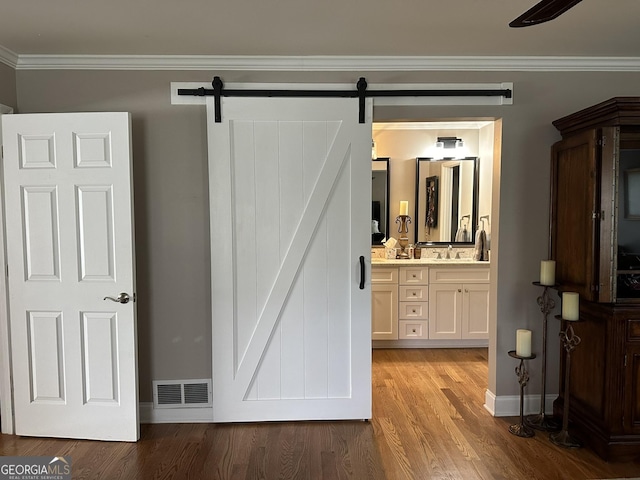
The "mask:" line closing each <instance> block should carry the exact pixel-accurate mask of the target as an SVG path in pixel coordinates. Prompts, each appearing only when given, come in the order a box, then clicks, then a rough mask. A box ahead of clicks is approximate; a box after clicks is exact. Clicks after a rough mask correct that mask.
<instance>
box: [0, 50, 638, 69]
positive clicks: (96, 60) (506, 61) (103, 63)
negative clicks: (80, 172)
mask: <svg viewBox="0 0 640 480" xmlns="http://www.w3.org/2000/svg"><path fill="white" fill-rule="evenodd" d="M0 61H2V62H3V63H6V64H7V65H9V66H11V67H13V68H15V69H16V70H183V71H184V70H235V71H350V72H352V71H375V72H384V71H393V72H398V71H403V72H414V71H532V72H533V71H540V72H549V71H557V72H572V71H576V72H585V71H593V72H599V71H600V72H639V71H640V57H552V56H539V57H514V56H510V57H503V56H493V57H491V56H457V57H444V56H442V57H438V56H429V57H421V56H395V57H391V56H382V57H380V56H224V55H32V54H27V55H19V54H16V53H14V52H12V51H10V50H8V49H6V48H4V47H1V46H0Z"/></svg>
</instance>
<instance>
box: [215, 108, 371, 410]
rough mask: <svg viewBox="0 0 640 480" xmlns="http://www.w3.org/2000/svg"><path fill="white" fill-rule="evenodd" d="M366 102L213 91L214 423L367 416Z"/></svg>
mask: <svg viewBox="0 0 640 480" xmlns="http://www.w3.org/2000/svg"><path fill="white" fill-rule="evenodd" d="M371 112H372V108H371V103H370V101H368V102H367V112H366V123H364V124H359V123H358V100H357V99H326V98H325V99H290V98H287V99H282V98H263V99H255V98H223V99H222V123H214V120H213V118H214V117H213V101H212V100H210V99H208V103H207V117H208V132H209V185H210V187H209V188H210V202H211V243H212V249H211V263H212V273H211V276H212V278H211V283H212V314H213V332H212V333H213V385H214V388H213V391H214V392H213V393H214V395H213V415H214V421H215V422H244V421H270V420H314V419H368V418H370V417H371V293H370V282H369V281H368V278H369V273H370V272H369V266H370V261H369V258H370V248H371V239H370V230H371V228H370V227H371ZM360 256H363V257H364V261H365V262H366V272H365V273H364V275H365V276H366V281H364V282H363V285H361V284H360V283H361V275H362V272H361V266H360ZM361 287H362V288H361Z"/></svg>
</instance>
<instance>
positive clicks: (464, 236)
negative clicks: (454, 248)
mask: <svg viewBox="0 0 640 480" xmlns="http://www.w3.org/2000/svg"><path fill="white" fill-rule="evenodd" d="M468 234H469V232H468V230H467V227H466V226H464V227H462V228H459V229H458V232H457V233H456V239H455V241H456V242H468V241H469V237H468Z"/></svg>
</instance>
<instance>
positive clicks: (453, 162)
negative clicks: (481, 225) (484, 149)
mask: <svg viewBox="0 0 640 480" xmlns="http://www.w3.org/2000/svg"><path fill="white" fill-rule="evenodd" d="M479 178H480V177H479V161H478V158H477V157H467V158H463V159H443V160H435V159H432V158H417V159H416V212H415V225H416V242H420V243H424V242H428V243H434V244H438V243H446V244H465V243H467V244H468V243H473V242H474V236H475V231H476V229H477V227H478V203H479Z"/></svg>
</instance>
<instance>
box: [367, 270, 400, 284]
mask: <svg viewBox="0 0 640 480" xmlns="http://www.w3.org/2000/svg"><path fill="white" fill-rule="evenodd" d="M371 283H398V268H397V267H372V268H371Z"/></svg>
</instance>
